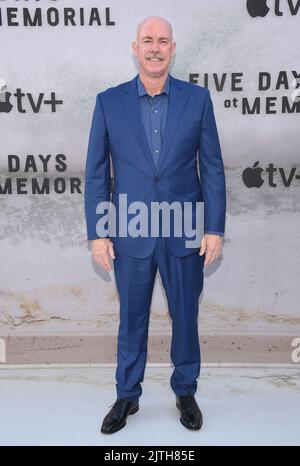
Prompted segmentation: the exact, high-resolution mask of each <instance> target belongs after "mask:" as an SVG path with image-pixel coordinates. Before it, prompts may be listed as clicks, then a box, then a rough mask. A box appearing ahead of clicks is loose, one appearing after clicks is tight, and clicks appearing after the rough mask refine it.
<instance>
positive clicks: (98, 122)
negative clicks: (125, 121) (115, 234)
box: [84, 94, 110, 240]
mask: <svg viewBox="0 0 300 466" xmlns="http://www.w3.org/2000/svg"><path fill="white" fill-rule="evenodd" d="M109 200H110V156H109V140H108V132H107V128H106V123H105V117H104V113H103V109H102V104H101V98H100V94H98V95H97V97H96V104H95V108H94V113H93V118H92V124H91V129H90V134H89V141H88V150H87V157H86V167H85V188H84V203H85V216H86V224H87V237H88V240H93V239H97V238H99V237H100V236H99V235H98V234H97V231H96V225H97V221H98V220H99V218H100V217H101V214H97V213H96V208H97V205H98V203H99V202H102V201H109ZM103 215H104V214H103ZM108 236H109V235H108V234H106V235H105V234H103V235H102V236H101V237H108Z"/></svg>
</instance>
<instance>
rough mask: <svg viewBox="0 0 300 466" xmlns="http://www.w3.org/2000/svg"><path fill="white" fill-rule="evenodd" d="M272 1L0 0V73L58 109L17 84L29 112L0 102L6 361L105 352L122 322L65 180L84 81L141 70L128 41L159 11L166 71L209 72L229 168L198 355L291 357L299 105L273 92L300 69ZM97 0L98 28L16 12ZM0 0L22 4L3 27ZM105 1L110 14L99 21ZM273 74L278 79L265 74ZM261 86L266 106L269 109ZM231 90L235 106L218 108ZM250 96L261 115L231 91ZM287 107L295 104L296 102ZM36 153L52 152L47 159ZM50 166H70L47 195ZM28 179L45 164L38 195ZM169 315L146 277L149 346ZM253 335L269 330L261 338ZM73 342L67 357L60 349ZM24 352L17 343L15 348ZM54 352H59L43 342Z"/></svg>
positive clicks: (86, 98)
mask: <svg viewBox="0 0 300 466" xmlns="http://www.w3.org/2000/svg"><path fill="white" fill-rule="evenodd" d="M281 3H282V5H281V9H282V12H283V15H282V16H278V15H276V14H275V12H274V2H273V1H271V0H269V1H268V5H269V7H270V11H269V13H268V14H267V15H266V16H265V17H255V18H253V17H251V15H250V14H249V13H248V11H247V9H246V1H240V0H227V1H226V2H222V1H220V0H203V1H201V2H200V3H199V2H198V1H197V0H191V1H190V2H189V3H188V4H187V5H185V4H183V3H182V2H180V1H179V0H176V1H174V0H165V1H164V2H160V1H158V0H153V1H152V2H151V4H149V5H147V4H145V3H143V2H139V1H137V0H131V1H130V2H124V1H120V0H119V1H117V0H114V1H109V2H105V3H104V4H103V3H101V4H99V2H94V1H90V0H87V1H84V2H83V0H78V1H76V2H69V1H67V0H64V1H62V0H59V1H58V2H50V1H46V2H43V3H41V2H34V1H30V2H16V1H12V0H8V1H5V2H1V5H0V7H1V13H2V26H0V34H1V47H0V63H1V66H0V79H3V80H4V81H5V83H6V85H7V91H8V92H10V93H12V94H14V93H15V92H16V89H21V90H22V92H23V93H24V94H29V93H30V94H31V95H32V99H33V101H34V102H35V103H36V102H37V99H38V96H39V94H40V93H44V98H45V99H46V100H48V99H49V98H50V94H51V92H55V94H56V97H57V99H59V100H62V101H63V104H62V105H58V106H57V109H56V112H51V109H50V106H49V105H44V104H42V105H41V108H40V111H39V112H38V113H34V112H33V111H32V109H31V106H30V101H29V100H28V95H27V96H24V98H23V100H22V108H23V109H24V110H25V113H21V112H20V111H19V110H18V108H17V101H16V97H15V96H13V95H12V97H11V99H10V100H11V103H12V104H13V108H12V110H11V111H10V112H9V113H4V112H2V113H0V141H1V149H0V170H1V178H0V179H1V183H2V186H3V184H4V181H5V179H6V178H12V194H1V195H0V239H1V242H0V257H1V268H0V335H1V336H3V337H4V338H8V337H9V342H8V346H9V348H11V350H10V351H11V352H10V356H9V355H8V356H9V357H10V362H14V361H17V362H18V361H21V362H32V361H33V362H34V361H37V360H38V361H39V362H40V361H43V360H44V361H49V358H50V360H53V361H54V362H55V361H56V360H68V361H69V360H71V362H72V360H74V361H76V360H77V358H78V357H79V356H78V354H77V353H76V350H75V348H81V349H80V351H81V353H80V354H81V356H80V358H83V360H84V359H86V360H88V361H93V360H96V361H97V362H98V361H99V360H100V361H101V360H103V361H107V360H110V357H111V356H109V354H111V353H110V352H109V351H108V352H107V351H106V349H105V348H107V345H111V348H113V345H114V344H115V343H114V342H115V340H114V338H115V334H116V331H117V325H118V297H117V292H116V288H115V284H114V279H113V272H112V273H111V274H110V275H108V274H106V273H104V272H103V271H101V270H100V268H98V267H97V266H96V265H94V264H93V263H92V260H91V256H90V252H89V250H88V244H87V241H86V231H85V220H84V213H83V197H82V194H81V193H78V192H77V193H76V192H75V193H70V184H71V181H70V180H71V178H76V179H78V180H79V182H81V183H82V184H81V191H83V175H84V172H83V170H84V164H85V157H86V148H87V139H88V132H89V128H90V123H91V116H92V111H93V108H94V102H95V96H96V93H97V92H99V91H101V90H104V89H106V88H107V87H109V86H113V85H117V84H119V83H120V82H123V81H126V80H129V79H131V78H132V77H133V76H134V75H135V74H136V73H137V69H136V66H135V62H134V60H133V57H132V53H131V42H132V40H133V39H134V34H135V28H136V25H137V23H138V22H139V21H140V20H141V19H143V18H144V17H146V16H148V15H150V14H159V15H161V16H164V17H166V18H167V19H168V20H169V21H170V22H171V23H172V25H173V28H174V38H175V40H176V42H177V54H176V58H175V61H174V64H173V67H172V69H171V73H172V74H173V76H175V77H177V78H180V79H183V80H186V81H188V80H194V81H198V83H199V84H200V85H204V84H205V81H204V76H205V74H207V76H208V82H207V83H206V84H207V86H208V88H209V89H210V91H211V95H212V99H213V102H214V108H215V115H216V119H217V124H218V129H219V136H220V141H221V146H222V150H223V158H224V164H225V168H226V179H227V194H228V196H227V199H228V202H227V222H226V235H225V238H224V239H225V242H224V249H223V257H222V260H221V261H220V262H218V263H216V264H214V265H213V266H211V267H210V268H209V269H208V270H207V271H206V272H205V284H204V290H203V293H202V296H201V301H200V303H199V305H200V317H199V324H200V326H199V330H200V333H201V336H203V340H204V341H206V340H207V341H208V342H209V348H211V349H210V350H209V351H207V352H206V353H205V354H206V356H205V357H206V359H207V360H220V361H222V360H224V361H228V360H236V359H239V358H240V359H241V360H245V361H252V360H257V359H259V360H261V361H262V362H263V361H266V360H268V361H269V360H270V352H271V359H272V360H274V361H279V362H282V361H283V360H284V361H289V362H290V343H289V342H290V341H291V339H292V338H293V337H294V336H299V333H300V330H299V324H300V313H299V285H298V283H299V272H300V260H299V259H300V249H299V240H298V236H299V235H298V231H299V227H300V220H299V205H300V203H299V200H300V197H299V192H300V191H299V183H300V180H299V178H297V177H296V176H297V175H298V176H299V175H300V171H299V168H300V167H299V165H300V164H299V150H300V149H299V148H300V132H299V113H297V112H296V111H295V112H294V113H284V112H283V109H282V103H283V102H286V101H285V100H284V99H285V98H286V99H288V102H289V105H290V106H292V104H293V101H292V92H293V84H292V80H293V78H294V77H295V74H296V73H298V74H299V73H300V68H299V60H297V53H296V44H297V43H298V42H299V34H300V33H299V18H300V11H299V13H298V14H297V15H294V16H293V15H291V13H290V11H289V8H288V4H287V2H281ZM95 5H96V6H98V7H99V12H100V15H101V20H102V26H100V27H97V26H93V27H89V26H87V25H86V26H78V25H77V26H74V27H65V26H64V25H63V23H61V24H59V25H58V26H55V27H54V26H49V25H47V24H44V25H43V26H41V27H24V26H23V25H22V21H21V20H22V8H24V7H28V8H29V9H30V10H32V11H33V10H34V9H35V8H37V7H39V8H41V9H42V13H43V14H44V15H45V13H46V10H47V9H48V8H50V7H55V8H57V9H58V10H59V12H60V13H62V11H63V8H64V7H73V8H74V9H75V11H76V12H77V13H78V11H79V8H80V7H81V8H84V12H85V15H86V16H87V15H88V14H89V11H90V8H91V7H94V6H95ZM8 7H15V8H17V9H18V12H17V18H18V21H19V22H20V24H19V26H15V27H12V26H10V27H9V26H7V16H6V11H7V8H8ZM105 7H108V8H109V13H110V20H111V21H114V22H115V25H111V26H109V25H106V24H105ZM14 21H17V20H16V19H15V20H14ZM262 72H267V73H270V77H271V83H270V88H269V89H267V90H259V89H258V82H259V79H258V78H259V73H262ZM280 72H281V73H280ZM292 72H294V74H293V73H292ZM214 73H215V74H216V75H218V77H219V79H221V77H222V74H223V73H224V76H225V82H224V87H223V89H222V90H220V89H218V88H216V86H215V84H214V81H213V74H214ZM232 73H241V74H242V75H241V76H240V79H241V81H240V83H239V84H238V87H240V88H241V90H234V89H233V87H232V81H231V80H232ZM278 80H280V82H281V83H283V84H282V85H280V86H277V84H278ZM277 87H278V88H277ZM3 97H4V94H2V97H1V99H2V100H3ZM270 97H271V98H273V100H272V102H273V106H272V107H270V108H271V109H272V111H273V112H275V113H271V114H270V113H269V114H268V113H267V112H266V103H268V98H270ZM234 98H236V99H237V101H236V104H237V107H236V108H226V107H225V104H228V102H231V105H232V100H233V99H234ZM255 98H259V99H260V104H261V113H260V114H253V115H249V114H248V115H247V114H243V113H242V102H243V99H248V100H249V103H250V105H251V106H252V105H253V102H254V99H255ZM269 104H270V101H269ZM296 110H298V112H299V110H300V109H299V106H298V108H297V109H296ZM39 154H41V155H43V156H44V157H46V156H47V155H48V154H51V158H50V160H49V164H48V167H47V172H44V171H43V164H42V163H41V159H40V158H39V157H38V156H39ZM57 154H64V155H65V157H66V160H65V163H66V166H67V168H66V171H64V172H62V173H61V172H59V171H57V170H56V167H55V156H56V155H57ZM9 155H18V157H19V160H20V170H19V171H18V172H16V173H12V172H9V171H8V156H9ZM27 155H34V160H35V162H36V166H37V170H38V172H37V173H33V172H32V171H29V172H28V173H26V172H25V163H26V160H28V159H27ZM256 161H259V162H260V163H259V166H260V167H262V168H263V170H264V171H263V173H262V178H263V180H264V184H263V185H262V186H261V187H260V188H248V187H246V185H245V184H244V182H243V178H242V174H243V171H244V169H245V168H247V167H252V166H253V164H254V163H255V162H256ZM270 163H272V164H274V166H275V168H277V171H276V172H275V173H274V177H273V182H272V180H271V181H270V179H269V174H268V172H267V171H266V168H268V167H269V164H270ZM279 168H281V169H282V170H281V173H282V175H281V174H280V171H279ZM293 168H294V169H295V173H294V174H293V178H292V181H291V182H290V185H289V186H284V181H283V180H282V176H283V178H284V176H285V177H286V178H288V177H289V175H290V173H291V170H292V169H293ZM292 173H293V172H292ZM61 176H63V177H64V178H65V179H66V192H65V193H63V194H57V193H55V192H53V188H52V187H53V184H54V182H55V179H56V178H58V177H61ZM32 177H34V178H37V179H38V180H39V181H40V182H42V181H43V179H44V178H49V182H50V194H47V195H42V194H41V195H38V194H32V192H31V190H30V189H31V188H30V187H31V178H32ZM17 178H27V184H26V186H25V185H24V187H23V191H26V190H27V193H26V194H16V183H17ZM270 184H271V185H272V184H273V186H271V185H270ZM170 329H171V326H170V319H169V316H168V310H167V305H166V299H165V295H164V292H163V289H162V286H161V281H160V279H159V277H158V280H157V282H156V286H155V290H154V296H153V302H152V308H151V327H150V335H151V338H152V337H153V339H154V340H153V341H154V343H153V345H154V346H153V347H156V348H158V347H157V344H158V342H162V343H161V344H162V350H161V353H160V352H159V351H153V352H151V358H152V360H154V361H159V360H161V358H163V357H164V356H162V354H166V355H167V351H168V338H169V335H170ZM101 335H105V336H107V335H108V336H110V338H109V339H108V340H107V339H105V338H103V339H102V338H101ZM264 335H268V336H269V337H272V338H271V340H268V341H267V343H266V340H264ZM88 336H93V337H95V338H96V340H93V341H96V342H97V343H96V345H98V346H96V349H95V347H94V348H93V349H91V347H92V346H93V345H92V344H91V345H89V343H88V341H89V339H88V338H86V337H88ZM241 336H246V338H250V339H252V340H251V342H252V343H251V345H250V346H249V347H247V345H246V343H245V342H246V341H247V340H246V339H245V340H242V341H243V342H244V344H242V346H240V344H241V340H240V338H241ZM269 337H268V338H269ZM55 338H62V339H63V340H57V342H58V344H57V347H55V343H54V342H55V341H56V340H55ZM74 338H76V340H74ZM216 338H219V340H218V342H219V343H218V344H216V340H215V339H216ZM232 338H233V341H231V340H232ZM36 341H38V347H35V346H34V344H35V342H36ZM62 341H63V342H64V343H63V344H62ZM82 342H83V343H82ZM262 342H264V343H263V344H262ZM28 345H29V346H28ZM43 345H44V346H43ZM47 345H48V346H47ZM61 345H62V346H61ZM70 345H71V348H73V350H72V351H71V352H69V353H71V354H72V357H71V359H70V358H69V356H68V354H69V353H68V350H67V349H66V348H70ZM72 345H73V346H72ZM101 345H102V346H101ZM104 346H105V347H104ZM237 346H239V348H240V349H236V347H237ZM98 347H99V352H98V353H97V348H98ZM151 347H152V346H151ZM28 348H29V350H28ZM41 348H44V350H43V352H41V351H42V350H41ZM276 348H277V349H276ZM55 350H58V352H57V351H56V352H55ZM25 351H29V353H28V354H29V356H28V358H25V360H24V354H25ZM51 351H52V353H51ZM53 351H54V353H53ZM64 351H66V352H64ZM277 351H279V352H280V354H281V356H279V353H278V352H277ZM58 353H59V354H60V356H53V357H52V356H51V355H53V354H56V355H58ZM105 354H106V356H105ZM97 355H98V356H97ZM99 355H100V356H99ZM102 356H103V357H102ZM165 357H166V358H167V357H168V356H165ZM51 358H52V359H51Z"/></svg>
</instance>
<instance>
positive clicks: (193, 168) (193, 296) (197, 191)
mask: <svg viewBox="0 0 300 466" xmlns="http://www.w3.org/2000/svg"><path fill="white" fill-rule="evenodd" d="M132 49H133V53H134V55H135V57H136V58H137V61H138V65H139V73H138V74H137V75H136V76H135V77H134V78H133V79H132V80H131V81H129V82H126V83H122V84H120V85H118V86H116V87H111V88H109V89H107V90H105V91H103V92H100V93H99V94H97V98H96V105H95V109H94V114H93V119H92V125H91V130H90V136H89V144H88V153H87V160H86V172H85V212H86V221H87V233H88V240H90V241H91V250H92V257H93V259H94V261H95V262H96V263H98V264H100V265H101V266H102V267H103V268H104V269H105V270H106V271H110V270H112V267H111V263H113V268H114V275H115V281H116V286H117V289H118V294H119V299H120V323H119V331H118V346H117V369H116V392H117V399H116V401H115V403H113V405H112V407H111V409H110V410H109V412H108V413H107V415H106V416H105V418H104V420H103V422H102V426H101V432H102V433H105V434H111V433H114V432H116V431H118V430H120V429H121V428H123V427H124V426H125V424H126V419H127V417H128V415H129V414H134V413H136V412H137V411H138V410H139V398H140V396H141V394H142V385H141V383H142V382H143V379H144V371H145V365H146V358H147V339H148V325H149V312H150V311H149V310H150V305H151V299H152V291H153V286H154V281H155V277H156V273H157V269H158V270H159V272H160V275H161V278H162V283H163V286H164V289H165V291H166V296H167V300H168V308H169V313H170V316H171V319H172V341H171V352H170V356H171V360H172V363H173V366H174V370H173V372H172V375H171V378H170V385H171V388H172V390H173V392H174V393H175V399H176V400H175V401H176V407H177V408H178V410H179V411H180V421H181V423H182V424H183V425H184V426H185V427H186V428H188V429H191V430H198V429H200V428H201V426H202V423H203V417H202V413H201V411H200V408H199V406H198V403H197V401H196V399H195V393H196V390H197V378H198V377H199V374H200V363H201V361H200V347H199V338H198V321H197V318H198V302H199V297H200V294H201V292H202V288H203V268H204V267H207V266H209V265H210V264H211V263H212V262H213V261H215V260H216V259H217V258H219V257H220V255H221V249H222V240H223V238H222V237H223V235H224V228H225V210H226V189H225V174H224V165H223V160H222V155H221V148H220V143H219V139H218V132H217V127H216V122H215V117H214V111H213V104H212V100H211V97H210V92H209V91H208V90H207V89H205V88H204V87H201V86H198V85H195V84H192V83H188V82H185V81H182V80H179V79H176V78H174V77H173V76H171V74H170V73H169V67H170V64H171V61H172V57H173V56H174V54H175V50H176V43H175V42H173V32H172V27H171V25H170V24H169V22H168V21H166V20H165V19H163V18H161V17H158V16H151V17H148V18H146V19H145V20H143V21H142V22H141V23H140V24H139V26H138V28H137V34H136V39H135V41H134V42H133V43H132ZM110 156H111V157H110ZM197 157H198V158H197ZM197 161H198V162H199V171H200V178H199V175H198V166H197ZM111 162H112V165H113V171H114V183H113V187H112V186H111V178H110V170H111ZM111 191H112V195H111V201H112V204H113V207H114V208H115V209H116V212H117V214H119V212H120V211H121V210H122V198H121V196H122V195H123V196H124V195H126V196H127V201H128V204H129V205H132V203H133V202H137V201H139V202H142V203H143V205H145V206H146V207H147V208H150V205H151V204H152V203H153V202H163V201H164V202H167V203H169V204H171V203H173V202H174V201H176V202H178V203H179V205H180V206H182V205H184V203H186V202H189V203H191V205H192V217H193V219H195V216H196V213H197V210H196V204H202V205H203V204H204V211H203V212H204V216H203V217H204V225H203V233H204V234H203V235H202V237H201V241H200V240H199V243H198V244H197V243H196V244H194V246H187V239H189V237H188V236H187V234H186V232H183V233H182V234H181V235H180V236H177V235H176V234H175V233H174V231H172V232H171V233H170V234H169V235H165V234H163V232H162V231H161V226H162V225H161V223H160V224H159V228H160V229H159V234H158V235H157V234H156V235H154V234H153V235H152V234H149V230H148V231H147V234H146V235H145V234H139V235H136V234H129V233H128V226H129V223H130V214H129V215H128V216H127V218H126V222H127V223H126V225H125V226H126V227H127V230H126V234H125V235H124V232H123V234H120V226H121V225H120V223H119V220H117V224H116V231H117V233H116V234H112V231H111V230H109V231H105V230H104V229H103V228H100V225H102V226H103V223H101V222H102V221H103V219H104V218H105V215H104V211H103V210H102V209H101V208H99V205H100V204H101V203H107V202H109V201H110V193H111ZM97 207H98V209H97ZM128 212H129V210H128ZM123 213H124V212H123ZM147 215H148V214H147ZM117 218H118V219H119V215H117ZM147 220H148V216H147ZM131 226H132V225H131ZM170 226H171V227H174V221H173V220H170ZM122 227H124V225H122ZM171 229H172V228H171ZM200 243H201V244H200ZM111 260H112V261H113V262H111Z"/></svg>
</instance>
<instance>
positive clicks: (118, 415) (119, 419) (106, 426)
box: [101, 398, 139, 434]
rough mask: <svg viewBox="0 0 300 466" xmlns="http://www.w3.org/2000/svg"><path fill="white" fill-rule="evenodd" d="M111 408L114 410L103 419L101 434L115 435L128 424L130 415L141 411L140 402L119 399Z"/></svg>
mask: <svg viewBox="0 0 300 466" xmlns="http://www.w3.org/2000/svg"><path fill="white" fill-rule="evenodd" d="M111 406H112V408H111V409H110V410H109V412H108V413H107V415H106V416H105V418H104V419H103V423H102V426H101V432H102V433H103V434H113V433H114V432H117V431H118V430H120V429H122V427H124V426H125V424H126V418H127V416H128V414H134V413H136V412H137V411H138V410H139V401H138V400H136V401H131V400H127V399H126V398H118V399H117V401H116V402H115V403H114V404H113V405H111Z"/></svg>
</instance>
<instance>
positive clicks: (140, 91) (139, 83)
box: [137, 73, 170, 97]
mask: <svg viewBox="0 0 300 466" xmlns="http://www.w3.org/2000/svg"><path fill="white" fill-rule="evenodd" d="M137 88H138V94H139V97H142V96H143V95H149V94H148V93H147V91H146V89H145V86H144V84H143V83H142V81H141V78H140V75H139V74H138V77H137ZM169 91H170V76H169V73H168V76H167V79H166V81H165V85H164V90H163V91H162V93H165V94H167V95H169Z"/></svg>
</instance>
